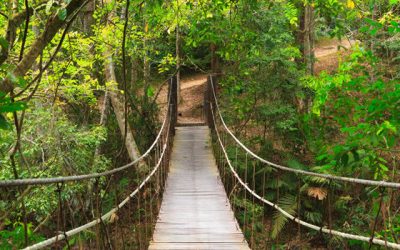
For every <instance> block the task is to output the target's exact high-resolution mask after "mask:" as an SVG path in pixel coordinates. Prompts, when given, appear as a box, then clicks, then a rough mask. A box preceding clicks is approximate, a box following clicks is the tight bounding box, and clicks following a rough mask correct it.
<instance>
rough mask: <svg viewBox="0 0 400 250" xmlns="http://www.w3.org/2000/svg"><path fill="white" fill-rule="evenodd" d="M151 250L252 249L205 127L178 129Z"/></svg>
mask: <svg viewBox="0 0 400 250" xmlns="http://www.w3.org/2000/svg"><path fill="white" fill-rule="evenodd" d="M170 164H171V167H170V173H169V176H168V179H167V186H166V190H165V193H164V198H163V201H162V204H161V210H160V214H159V218H158V221H157V224H156V228H155V231H154V235H153V240H152V242H151V243H150V247H149V249H150V250H159V249H230V250H235V249H249V247H248V245H247V242H246V241H245V240H244V237H243V234H242V232H241V230H240V228H239V227H238V225H237V223H236V219H235V217H234V215H233V212H232V210H231V208H230V204H229V202H228V199H227V196H226V193H225V190H224V188H223V186H222V182H221V180H220V179H219V174H218V169H217V167H216V164H215V158H214V156H213V154H212V149H211V147H210V138H209V130H208V128H207V127H206V126H196V127H178V128H177V130H176V135H175V141H174V148H173V152H172V156H171V163H170Z"/></svg>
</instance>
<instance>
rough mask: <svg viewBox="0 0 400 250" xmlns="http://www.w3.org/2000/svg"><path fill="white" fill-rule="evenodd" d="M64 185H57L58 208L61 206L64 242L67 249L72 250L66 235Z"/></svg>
mask: <svg viewBox="0 0 400 250" xmlns="http://www.w3.org/2000/svg"><path fill="white" fill-rule="evenodd" d="M63 186H64V184H63V183H57V194H58V206H59V218H61V224H62V230H63V234H64V240H65V244H66V245H67V249H71V247H70V245H69V242H68V236H67V234H66V232H67V230H66V225H65V211H64V206H63V202H62V196H61V193H62V189H63Z"/></svg>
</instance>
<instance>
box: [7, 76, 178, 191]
mask: <svg viewBox="0 0 400 250" xmlns="http://www.w3.org/2000/svg"><path fill="white" fill-rule="evenodd" d="M171 79H172V78H171ZM170 103H171V93H169V94H168V103H167V105H168V108H169V106H170ZM167 118H168V111H167V115H166V116H165V117H164V120H163V123H162V125H161V128H160V131H159V132H158V134H157V137H156V138H155V139H154V142H153V143H152V144H151V146H150V147H149V148H148V149H147V151H146V152H145V153H144V154H142V155H141V156H140V157H139V158H137V159H136V160H134V161H132V162H130V163H128V164H125V165H123V166H121V167H118V168H114V169H111V170H107V171H104V172H100V173H92V174H82V175H70V176H59V177H47V178H25V179H14V180H0V187H15V186H25V185H46V184H52V183H60V182H72V181H81V180H87V179H94V178H99V177H102V176H108V175H112V174H115V173H118V172H121V171H123V170H125V169H127V168H129V167H131V166H134V165H135V164H137V163H138V162H140V161H142V160H143V159H144V158H146V157H147V156H148V155H149V153H150V152H151V151H152V150H153V148H154V147H155V146H156V144H157V142H158V141H159V139H160V137H161V135H162V132H163V131H164V128H165V124H166V121H167Z"/></svg>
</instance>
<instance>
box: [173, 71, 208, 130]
mask: <svg viewBox="0 0 400 250" xmlns="http://www.w3.org/2000/svg"><path fill="white" fill-rule="evenodd" d="M206 81H207V75H203V74H198V75H192V76H189V77H183V78H182V80H181V101H180V103H179V106H178V123H201V122H204V118H203V101H204V91H205V86H206V85H205V83H206Z"/></svg>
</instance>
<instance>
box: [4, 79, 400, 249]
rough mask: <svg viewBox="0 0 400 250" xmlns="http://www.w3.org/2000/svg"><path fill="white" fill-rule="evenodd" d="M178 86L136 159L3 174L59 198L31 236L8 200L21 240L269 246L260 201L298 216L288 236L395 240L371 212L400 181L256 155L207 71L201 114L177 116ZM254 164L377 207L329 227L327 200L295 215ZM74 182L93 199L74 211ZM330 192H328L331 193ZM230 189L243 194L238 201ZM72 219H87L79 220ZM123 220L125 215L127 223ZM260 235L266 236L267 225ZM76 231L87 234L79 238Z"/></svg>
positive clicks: (9, 184) (16, 186)
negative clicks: (373, 199) (371, 200)
mask: <svg viewBox="0 0 400 250" xmlns="http://www.w3.org/2000/svg"><path fill="white" fill-rule="evenodd" d="M176 88H177V86H176V79H175V78H174V77H172V78H171V79H170V80H169V91H168V104H167V105H168V110H167V111H166V114H165V116H164V120H163V122H162V124H161V125H160V129H159V132H158V134H157V136H156V138H155V140H154V142H153V143H152V144H151V145H150V147H149V148H148V149H147V151H146V152H145V153H144V154H143V155H142V156H140V157H139V158H138V159H136V160H135V161H133V162H131V163H129V164H127V165H124V166H121V167H119V168H115V169H112V170H108V171H105V172H101V173H91V174H83V175H74V176H60V177H51V178H32V179H15V180H2V181H0V188H1V192H4V191H6V192H7V191H13V192H15V193H16V194H17V195H16V196H17V198H19V199H18V201H19V202H21V200H22V201H23V200H24V199H29V198H26V197H24V194H25V192H26V190H27V189H29V188H30V187H36V186H37V187H40V186H41V185H52V186H53V187H54V190H55V193H56V196H57V200H58V204H57V210H56V213H55V216H54V217H53V218H52V219H54V220H55V221H56V223H55V224H56V225H57V226H56V228H53V237H49V238H47V239H44V240H39V241H35V242H30V241H31V240H30V238H29V233H28V230H27V229H26V228H27V227H26V223H27V220H28V219H27V217H28V215H27V214H26V211H25V208H24V206H23V205H22V206H18V205H12V204H10V209H12V208H13V207H14V208H16V207H18V209H21V217H22V218H23V221H24V223H25V232H24V237H25V245H26V248H25V249H46V248H67V249H72V248H74V244H77V245H78V246H79V249H83V248H85V246H86V247H88V246H89V247H90V248H96V249H250V248H251V249H266V244H265V242H264V241H263V242H260V241H259V240H256V238H257V237H256V234H257V233H258V232H259V231H260V230H259V227H260V225H261V226H263V225H264V224H265V223H264V222H265V220H266V218H265V212H264V211H267V210H266V209H267V207H268V208H270V209H274V210H275V211H277V212H279V213H280V214H281V215H283V216H284V217H285V218H286V220H288V221H291V223H296V224H297V225H298V226H299V227H298V231H297V232H296V233H295V234H296V235H293V237H301V230H310V231H315V232H317V233H320V234H321V235H323V236H324V237H340V238H343V239H350V240H357V241H361V242H365V244H366V245H367V246H369V247H371V246H374V245H378V246H383V247H386V248H393V249H400V244H399V243H398V241H399V239H398V234H396V232H394V233H392V235H391V238H390V237H389V236H388V234H389V233H387V234H386V233H385V234H384V235H381V234H379V235H378V234H376V228H377V223H378V221H379V220H384V219H385V218H381V217H382V216H381V213H380V208H381V206H382V202H383V197H384V194H385V193H387V192H392V193H393V192H394V193H396V192H398V191H399V190H400V183H395V182H386V181H375V180H366V179H358V178H351V177H342V176H334V175H329V174H321V173H316V172H310V171H305V170H301V169H294V168H290V167H287V166H283V165H279V164H276V163H273V162H270V161H268V160H266V159H263V158H262V157H260V156H258V155H257V154H255V153H254V152H253V151H251V150H250V149H249V148H248V147H246V146H245V145H244V144H243V143H242V142H241V141H240V140H239V139H238V138H237V137H236V136H235V134H234V133H233V132H232V131H231V130H230V128H229V127H228V126H227V125H226V123H225V121H224V118H223V113H222V112H221V110H220V107H219V103H218V98H217V96H218V95H217V93H218V88H217V84H216V78H215V77H214V76H210V77H209V78H208V81H207V88H206V91H205V97H204V114H205V115H204V117H205V124H191V126H179V124H177V106H178V105H177V89H176ZM139 165H140V168H141V169H139ZM260 165H261V166H263V168H265V169H270V170H271V171H280V174H281V175H283V174H287V175H292V176H293V179H294V180H299V178H301V177H303V176H307V177H310V178H320V179H323V180H326V181H327V182H328V183H329V184H328V185H329V186H330V185H331V184H332V183H334V182H342V183H346V184H348V185H358V186H361V187H362V188H366V187H372V188H374V189H376V190H379V193H380V197H379V199H378V203H379V209H377V214H376V217H375V219H374V221H373V227H372V230H370V231H369V232H365V233H363V234H354V233H351V232H348V231H346V229H345V228H334V223H333V222H332V211H331V208H330V206H328V211H327V215H328V216H327V218H328V220H327V221H326V222H324V223H322V224H321V225H316V224H313V223H311V222H308V221H306V219H304V218H301V216H300V214H301V213H300V212H299V211H300V210H301V207H300V205H299V204H300V203H298V205H297V207H296V212H295V213H293V211H292V212H289V211H286V210H284V209H283V208H282V207H280V206H279V205H278V204H277V203H276V202H273V201H270V200H268V199H267V198H266V195H265V193H264V191H265V185H266V184H267V183H268V182H269V183H272V182H273V181H276V180H273V179H270V178H269V177H268V174H267V171H264V172H263V173H262V174H261V177H260V174H259V173H258V172H257V171H256V166H260ZM132 169H135V171H132ZM256 173H257V174H256ZM120 176H125V177H129V178H131V179H134V180H135V181H134V182H133V184H132V185H128V186H127V187H125V188H126V189H127V190H120V189H119V186H118V185H116V184H115V181H116V179H117V177H120ZM77 183H85V184H84V185H85V187H86V188H87V192H88V194H90V199H89V200H90V204H83V202H82V204H81V206H79V211H72V209H71V207H72V205H71V204H70V202H69V200H68V198H67V197H68V195H66V193H65V192H66V191H65V190H66V187H67V186H68V187H74V185H75V184H77ZM100 185H103V186H105V187H106V190H105V192H107V193H114V194H115V197H120V196H121V195H125V196H126V198H124V199H121V200H118V199H117V198H116V199H115V201H114V203H115V204H108V206H109V207H111V209H109V210H108V211H103V210H102V208H103V206H102V205H103V203H105V201H104V200H103V198H104V197H103V196H102V195H101V192H100V191H99V190H100ZM128 189H130V191H128ZM298 193H299V194H300V191H299V192H298ZM278 194H279V188H278ZM330 195H331V193H328V194H327V196H328V201H329V199H330ZM235 197H241V198H242V199H243V200H244V202H245V204H241V203H240V202H238V201H237V199H235ZM298 198H300V197H298ZM22 204H23V202H22ZM256 206H260V207H262V208H263V211H262V215H261V219H260V220H261V221H257V220H258V219H255V218H256V216H255V213H256V209H254V208H255V207H256ZM237 218H240V219H239V220H238V219H237ZM78 219H79V222H81V221H82V220H86V221H87V222H86V223H83V224H78V225H77V222H76V221H77V220H78ZM123 221H129V222H132V224H131V225H130V226H129V227H127V226H126V223H122V222H123ZM128 224H129V223H128ZM261 231H263V230H261ZM259 238H260V237H259ZM261 238H265V241H268V240H269V239H268V236H267V234H266V235H265V236H263V237H261ZM391 239H394V240H391ZM83 241H85V242H89V243H86V245H83V244H82V242H83ZM74 249H75V248H74Z"/></svg>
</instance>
